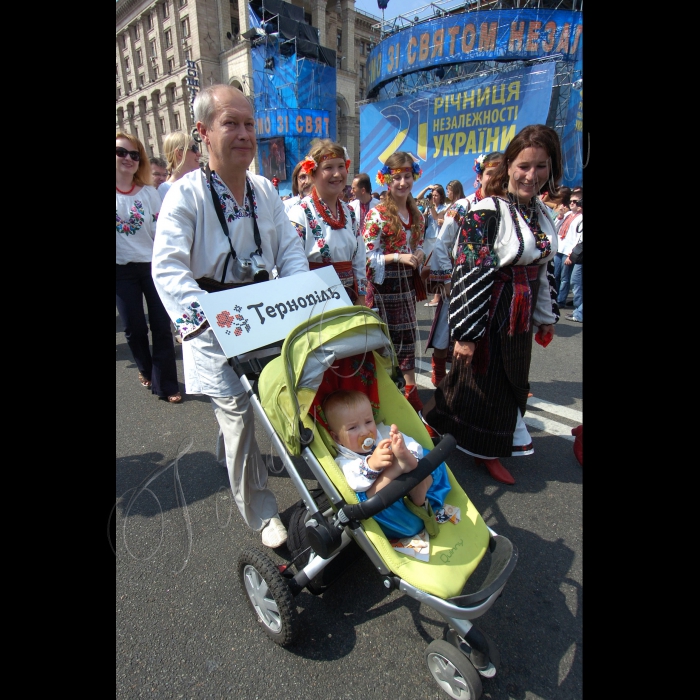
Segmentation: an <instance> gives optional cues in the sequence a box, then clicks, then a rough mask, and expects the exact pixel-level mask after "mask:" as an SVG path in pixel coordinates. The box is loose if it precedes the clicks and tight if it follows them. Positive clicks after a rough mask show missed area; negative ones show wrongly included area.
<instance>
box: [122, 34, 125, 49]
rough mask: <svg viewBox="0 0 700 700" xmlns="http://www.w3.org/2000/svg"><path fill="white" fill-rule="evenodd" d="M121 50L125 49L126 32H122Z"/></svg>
mask: <svg viewBox="0 0 700 700" xmlns="http://www.w3.org/2000/svg"><path fill="white" fill-rule="evenodd" d="M122 48H123V49H125V48H126V32H124V34H122Z"/></svg>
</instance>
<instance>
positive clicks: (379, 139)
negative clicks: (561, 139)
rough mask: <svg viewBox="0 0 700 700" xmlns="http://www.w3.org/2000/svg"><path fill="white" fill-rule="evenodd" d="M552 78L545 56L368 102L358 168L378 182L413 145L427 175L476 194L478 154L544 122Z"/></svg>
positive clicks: (362, 114)
mask: <svg viewBox="0 0 700 700" xmlns="http://www.w3.org/2000/svg"><path fill="white" fill-rule="evenodd" d="M553 80H554V63H553V62H550V63H542V64H540V65H537V66H530V67H521V68H517V69H515V70H512V71H508V72H505V73H498V74H496V75H491V76H489V77H484V78H474V79H472V80H465V81H463V82H461V83H458V84H452V85H446V84H445V85H441V86H439V87H437V88H431V89H425V90H419V91H417V92H415V93H413V94H412V95H410V96H407V97H401V98H395V99H392V100H385V101H383V102H374V103H369V104H365V105H362V106H361V107H360V142H361V143H362V150H361V156H360V170H361V171H362V172H366V173H369V175H370V179H371V180H372V181H373V182H374V177H375V174H376V172H377V170H379V168H381V167H382V165H383V164H384V162H385V161H386V159H387V158H388V157H389V156H390V155H391V154H392V153H394V152H395V151H409V152H410V153H412V154H413V155H414V156H416V157H417V158H418V159H419V160H420V165H421V168H422V169H423V177H422V181H423V182H425V183H426V184H428V183H429V182H434V183H440V184H441V185H443V187H444V186H445V185H446V184H447V183H448V182H449V181H450V180H459V181H460V182H461V183H462V186H463V187H464V192H465V194H470V193H471V192H473V191H474V185H473V183H474V180H475V177H476V175H475V173H474V171H473V170H472V167H473V165H474V159H475V158H476V157H477V156H478V155H480V154H481V153H491V152H493V151H501V152H502V151H504V150H505V149H506V147H507V146H508V144H509V143H510V142H511V141H512V140H513V137H514V136H515V134H516V133H517V132H518V131H520V130H521V129H522V128H523V127H524V126H527V125H528V124H544V123H545V122H546V120H547V114H548V113H549V104H550V99H551V94H552V82H553ZM418 189H422V188H420V187H419V188H418ZM416 191H418V190H416Z"/></svg>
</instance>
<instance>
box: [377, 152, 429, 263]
mask: <svg viewBox="0 0 700 700" xmlns="http://www.w3.org/2000/svg"><path fill="white" fill-rule="evenodd" d="M384 165H386V166H388V167H389V168H391V169H392V170H393V169H394V168H403V167H405V166H408V167H409V168H412V167H413V158H412V157H411V154H410V153H407V152H406V151H396V153H393V154H392V155H390V156H389V157H388V158H387V159H386V162H385V163H384ZM386 195H387V196H386V198H385V199H384V212H385V217H386V219H387V221H388V222H389V227H390V228H391V229H392V230H393V231H401V229H402V228H403V222H402V221H401V218H400V217H399V208H398V206H397V204H396V202H395V201H394V198H393V197H392V196H391V190H390V189H389V190H387V193H386ZM406 207H407V208H408V211H409V212H410V213H411V219H412V221H413V223H412V224H411V236H410V239H409V244H410V246H411V251H415V250H416V247H417V246H418V241H420V239H421V238H423V234H424V232H425V220H424V219H423V215H422V214H421V213H420V210H419V209H418V205H417V204H416V200H415V199H414V198H413V195H412V194H410V193H409V195H408V198H407V199H406Z"/></svg>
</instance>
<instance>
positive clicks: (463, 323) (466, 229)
mask: <svg viewBox="0 0 700 700" xmlns="http://www.w3.org/2000/svg"><path fill="white" fill-rule="evenodd" d="M498 225H499V216H498V214H497V213H496V212H494V211H489V210H477V211H471V212H469V213H468V214H467V216H466V217H464V219H463V221H462V225H461V229H460V232H459V242H458V246H457V253H456V256H455V269H454V272H453V273H452V293H451V295H450V310H449V325H450V332H451V335H452V337H453V338H454V340H459V341H461V342H475V341H477V340H479V339H480V338H481V337H482V336H483V335H484V331H485V330H486V323H487V321H488V315H489V302H490V300H491V287H492V286H493V282H494V276H495V273H496V269H497V268H498V259H497V257H496V256H495V255H494V254H493V252H492V249H493V244H494V241H495V239H496V233H497V231H498Z"/></svg>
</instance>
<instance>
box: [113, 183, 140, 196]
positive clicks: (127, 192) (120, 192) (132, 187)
mask: <svg viewBox="0 0 700 700" xmlns="http://www.w3.org/2000/svg"><path fill="white" fill-rule="evenodd" d="M115 187H116V185H115ZM134 187H136V183H134V184H133V185H132V186H131V189H130V190H127V191H126V192H124V191H123V190H120V189H119V188H118V187H117V192H119V194H131V193H132V192H133V191H134Z"/></svg>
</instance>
